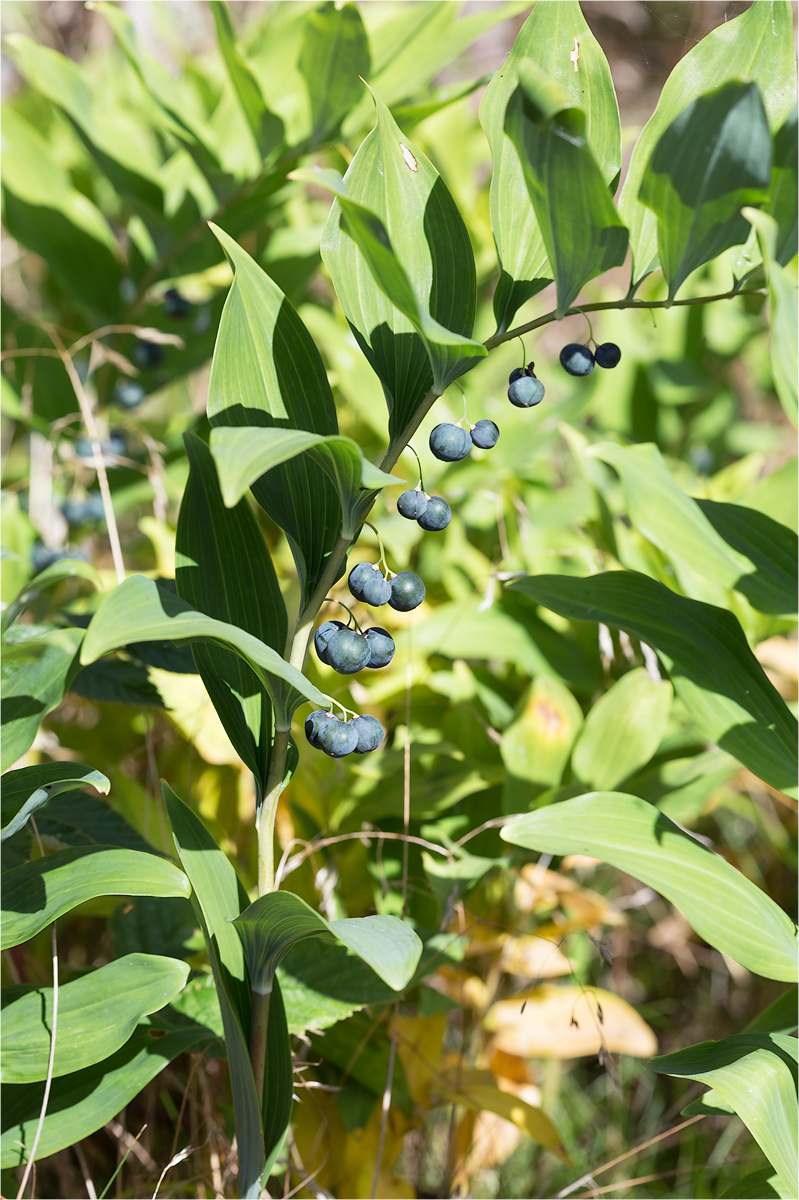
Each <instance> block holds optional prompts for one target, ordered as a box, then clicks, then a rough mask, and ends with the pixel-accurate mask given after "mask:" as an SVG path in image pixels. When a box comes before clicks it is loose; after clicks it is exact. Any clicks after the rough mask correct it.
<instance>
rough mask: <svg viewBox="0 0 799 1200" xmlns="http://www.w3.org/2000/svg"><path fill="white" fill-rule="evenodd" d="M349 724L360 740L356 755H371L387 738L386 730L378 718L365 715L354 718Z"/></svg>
mask: <svg viewBox="0 0 799 1200" xmlns="http://www.w3.org/2000/svg"><path fill="white" fill-rule="evenodd" d="M347 724H348V725H349V726H350V728H351V729H354V730H355V732H356V735H357V738H358V743H357V745H356V747H355V753H356V754H369V753H371V751H372V750H376V749H377V747H378V746H379V745H380V743H381V742H382V740H383V738H384V737H385V732H386V731H385V730H384V729H383V726H382V725H381V724H380V722H379V721H378V719H377V717H373V716H370V715H369V714H368V713H365V714H364V715H363V716H361V717H353V718H352V720H351V721H348V722H347Z"/></svg>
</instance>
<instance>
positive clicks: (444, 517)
mask: <svg viewBox="0 0 799 1200" xmlns="http://www.w3.org/2000/svg"><path fill="white" fill-rule="evenodd" d="M451 520H452V510H451V508H450V506H449V505H448V504H447V502H446V500H444V499H443V497H442V496H431V497H430V499H429V500H428V502H427V508H426V509H425V510H424V512H423V513H422V515H421V517H419V520H418V522H417V523H418V524H419V525H421V527H422V529H427V530H429V531H437V530H439V529H446V528H447V526H448V525H449V523H450V521H451Z"/></svg>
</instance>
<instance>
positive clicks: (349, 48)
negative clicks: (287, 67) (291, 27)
mask: <svg viewBox="0 0 799 1200" xmlns="http://www.w3.org/2000/svg"><path fill="white" fill-rule="evenodd" d="M297 65H298V67H299V71H300V74H301V75H302V77H303V79H304V80H305V86H306V87H307V89H308V100H309V102H310V108H311V122H312V128H311V131H310V135H309V138H308V141H309V143H310V144H311V145H318V144H319V143H320V142H322V141H325V140H327V139H329V138H330V137H331V135H332V134H333V132H334V131H335V130H336V128H337V127H338V125H339V124H340V123H341V120H342V118H343V117H344V116H345V115H346V114H347V113H348V112H349V111H350V110H351V109H352V108H353V107H354V105H355V104H357V102H358V101H359V100H360V99H361V96H362V94H363V85H362V84H361V79H367V78H368V76H369V73H370V71H371V66H372V61H371V56H370V53H369V35H368V33H367V32H366V29H365V27H364V23H363V18H362V17H361V14H360V12H359V11H358V7H357V5H355V4H340V3H339V4H334V3H333V2H332V0H328V2H327V3H326V4H321V5H319V7H318V8H314V9H312V10H311V11H310V12H309V13H308V15H307V16H306V18H305V20H304V22H303V26H302V45H301V48H300V57H299V61H298V64H297Z"/></svg>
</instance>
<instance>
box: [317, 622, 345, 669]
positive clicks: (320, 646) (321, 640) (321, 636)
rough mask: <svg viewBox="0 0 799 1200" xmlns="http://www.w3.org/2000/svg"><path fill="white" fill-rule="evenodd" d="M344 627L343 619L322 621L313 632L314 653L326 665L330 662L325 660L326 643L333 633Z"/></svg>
mask: <svg viewBox="0 0 799 1200" xmlns="http://www.w3.org/2000/svg"><path fill="white" fill-rule="evenodd" d="M344 628H346V626H345V625H344V622H343V621H323V622H322V624H321V625H320V626H319V628H318V629H317V631H316V633H315V634H314V639H313V644H314V646H315V647H316V653H317V654H318V655H319V658H320V659H321V660H322V662H323V663H325V664H326V665H327V666H328V667H329V666H330V663H329V662H328V661H327V643H328V642H329V641H330V639H331V638H332V636H333V634H334V633H338V631H339V629H344Z"/></svg>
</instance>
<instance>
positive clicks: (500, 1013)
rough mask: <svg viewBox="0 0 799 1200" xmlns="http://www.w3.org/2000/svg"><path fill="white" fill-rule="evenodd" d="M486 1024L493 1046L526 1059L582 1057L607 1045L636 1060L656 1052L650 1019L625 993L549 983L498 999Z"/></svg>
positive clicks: (486, 1017) (614, 1050)
mask: <svg viewBox="0 0 799 1200" xmlns="http://www.w3.org/2000/svg"><path fill="white" fill-rule="evenodd" d="M525 1000H526V1003H525ZM522 1006H524V1011H522ZM483 1024H484V1026H485V1028H486V1029H487V1030H489V1032H491V1033H492V1034H493V1038H492V1042H491V1045H492V1049H497V1050H504V1051H505V1053H506V1054H518V1055H522V1056H525V1057H528V1058H581V1057H582V1056H584V1055H588V1054H598V1053H599V1051H600V1049H601V1048H603V1047H604V1049H605V1050H607V1051H609V1052H610V1053H611V1054H614V1053H615V1054H630V1055H632V1056H633V1057H635V1058H649V1057H651V1055H653V1054H656V1053H657V1039H656V1038H655V1035H654V1033H653V1032H652V1030H651V1029H650V1027H649V1026H648V1025H647V1023H646V1021H644V1020H643V1019H642V1018H641V1017H639V1015H638V1013H637V1012H636V1011H635V1009H634V1008H633V1007H632V1005H631V1004H628V1003H627V1001H626V1000H622V998H621V996H616V995H614V993H613V992H606V991H603V990H602V989H601V988H581V987H576V986H571V985H568V986H567V985H564V986H562V987H558V986H556V985H553V984H545V985H544V986H543V987H540V988H536V989H535V990H534V991H532V992H530V993H529V995H528V996H525V995H520V996H517V997H515V998H514V999H512V1000H499V1001H498V1002H497V1003H496V1004H493V1005H492V1006H491V1008H490V1009H489V1010H488V1012H487V1013H486V1015H485V1017H484V1019H483Z"/></svg>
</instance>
